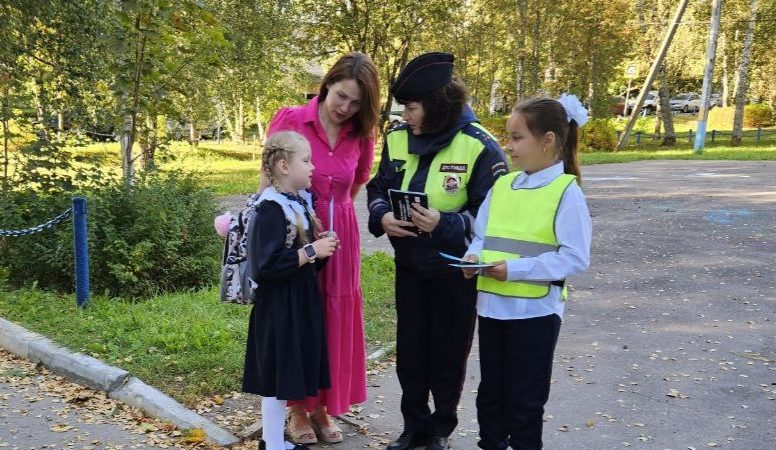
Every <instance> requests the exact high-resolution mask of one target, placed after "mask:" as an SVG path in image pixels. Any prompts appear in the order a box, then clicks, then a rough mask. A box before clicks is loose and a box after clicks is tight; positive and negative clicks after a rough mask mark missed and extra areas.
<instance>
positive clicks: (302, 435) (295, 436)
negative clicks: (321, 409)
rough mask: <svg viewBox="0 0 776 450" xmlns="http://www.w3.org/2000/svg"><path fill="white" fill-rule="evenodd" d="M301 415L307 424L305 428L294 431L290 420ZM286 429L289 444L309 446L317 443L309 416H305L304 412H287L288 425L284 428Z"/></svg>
mask: <svg viewBox="0 0 776 450" xmlns="http://www.w3.org/2000/svg"><path fill="white" fill-rule="evenodd" d="M302 415H304V417H305V419H307V420H305V422H307V424H306V425H307V426H304V427H301V428H296V429H294V428H292V427H291V424H292V423H293V420H292V418H293V417H295V416H302ZM286 429H287V430H288V437H289V438H291V442H293V443H295V444H304V445H310V444H317V443H318V438H316V437H315V431H314V430H313V426H312V421H311V420H310V416H308V415H307V412H306V411H294V410H293V409H291V410H289V412H288V425H287V426H286Z"/></svg>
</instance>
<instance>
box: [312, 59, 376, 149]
mask: <svg viewBox="0 0 776 450" xmlns="http://www.w3.org/2000/svg"><path fill="white" fill-rule="evenodd" d="M342 80H355V81H356V83H358V86H359V87H360V88H361V108H360V109H359V110H358V113H356V117H355V120H354V123H355V128H356V131H357V132H358V134H359V135H361V136H362V137H366V136H369V135H370V134H371V133H372V132H373V130H374V128H375V126H377V118H378V117H379V115H380V78H379V76H378V75H377V68H376V67H375V63H374V62H372V58H370V57H369V56H368V55H367V54H366V53H361V52H350V53H348V54H347V55H345V56H343V57H341V58H340V59H338V60H337V62H336V63H334V65H333V66H332V67H331V69H329V71H328V72H326V75H325V76H324V77H323V81H322V82H321V89H320V91H319V93H318V98H319V99H320V101H323V100H326V96H327V95H329V86H331V85H332V84H334V83H337V82H338V81H342Z"/></svg>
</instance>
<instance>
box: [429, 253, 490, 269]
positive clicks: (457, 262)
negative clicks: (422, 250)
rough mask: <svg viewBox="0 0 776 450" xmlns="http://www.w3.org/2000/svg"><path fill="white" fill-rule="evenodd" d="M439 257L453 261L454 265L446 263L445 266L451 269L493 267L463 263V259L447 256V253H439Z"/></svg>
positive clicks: (483, 264)
mask: <svg viewBox="0 0 776 450" xmlns="http://www.w3.org/2000/svg"><path fill="white" fill-rule="evenodd" d="M439 256H441V257H442V258H446V259H449V260H451V261H455V263H448V264H447V265H448V266H452V267H461V268H464V269H483V268H485V267H493V264H487V263H473V262H469V261H464V260H463V259H461V258H459V257H457V256H453V255H448V254H447V253H442V252H439Z"/></svg>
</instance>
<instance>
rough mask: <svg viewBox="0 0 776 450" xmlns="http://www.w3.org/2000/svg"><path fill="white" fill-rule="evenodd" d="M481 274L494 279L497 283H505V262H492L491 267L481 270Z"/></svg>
mask: <svg viewBox="0 0 776 450" xmlns="http://www.w3.org/2000/svg"><path fill="white" fill-rule="evenodd" d="M482 274H483V275H485V276H486V277H491V278H495V279H496V280H498V281H507V262H506V261H498V262H494V263H493V267H486V268H484V269H482Z"/></svg>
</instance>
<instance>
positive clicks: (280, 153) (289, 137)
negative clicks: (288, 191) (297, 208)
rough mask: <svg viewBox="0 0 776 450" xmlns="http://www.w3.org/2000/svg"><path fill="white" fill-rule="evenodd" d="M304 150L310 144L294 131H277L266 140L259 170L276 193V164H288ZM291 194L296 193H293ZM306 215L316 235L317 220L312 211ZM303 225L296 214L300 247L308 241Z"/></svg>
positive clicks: (308, 147)
mask: <svg viewBox="0 0 776 450" xmlns="http://www.w3.org/2000/svg"><path fill="white" fill-rule="evenodd" d="M305 149H307V150H310V143H309V142H307V139H305V138H304V136H302V135H301V134H299V133H297V132H295V131H279V132H277V133H274V134H272V135H271V136H270V137H269V138H268V139H267V142H265V143H264V151H263V152H262V154H261V170H262V172H264V174H266V175H267V178H268V179H269V182H270V184H272V186H274V187H275V189H276V190H277V191H278V192H280V191H281V189H280V188H279V187H278V185H277V184H276V182H277V174H276V173H275V170H276V169H277V163H278V162H280V161H281V160H285V161H286V162H290V161H291V158H292V156H293V154H294V153H297V152H301V151H303V150H305ZM293 194H297V193H296V192H293ZM303 206H304V207H305V209H308V208H307V205H303ZM308 213H309V214H310V218H311V219H312V220H311V222H312V223H311V224H310V226H311V227H312V229H313V234H314V235H317V234H318V231H319V230H318V218H317V217H316V215H315V211H314V210H312V209H309V210H308ZM303 224H304V221H303V218H302V215H301V214H299V213H297V214H296V230H297V237H298V239H299V240H300V242H301V243H302V245H305V244H307V243H308V240H307V235H306V234H305V229H304V225H303Z"/></svg>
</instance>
